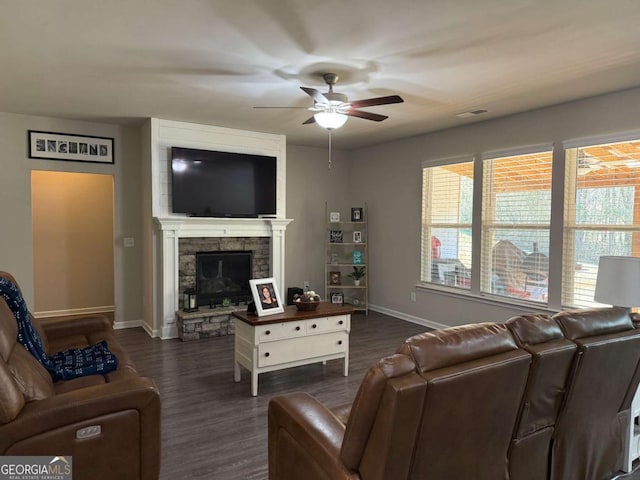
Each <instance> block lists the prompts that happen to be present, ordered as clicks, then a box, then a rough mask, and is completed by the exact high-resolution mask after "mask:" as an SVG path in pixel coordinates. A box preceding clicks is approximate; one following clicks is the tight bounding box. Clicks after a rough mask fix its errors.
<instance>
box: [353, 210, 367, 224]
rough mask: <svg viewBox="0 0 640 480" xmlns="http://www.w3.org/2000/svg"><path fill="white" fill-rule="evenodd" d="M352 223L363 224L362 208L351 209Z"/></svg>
mask: <svg viewBox="0 0 640 480" xmlns="http://www.w3.org/2000/svg"><path fill="white" fill-rule="evenodd" d="M351 221H352V222H364V210H363V208H362V207H353V208H352V209H351Z"/></svg>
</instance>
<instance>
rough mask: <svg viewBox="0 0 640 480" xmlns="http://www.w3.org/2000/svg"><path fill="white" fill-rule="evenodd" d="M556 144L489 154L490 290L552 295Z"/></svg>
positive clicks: (485, 212)
mask: <svg viewBox="0 0 640 480" xmlns="http://www.w3.org/2000/svg"><path fill="white" fill-rule="evenodd" d="M552 165H553V157H552V151H551V150H544V151H540V152H537V153H527V154H524V155H515V156H501V157H498V158H491V157H485V159H484V160H483V200H482V254H481V258H482V267H481V268H482V269H481V276H480V279H481V280H480V281H481V285H480V289H481V291H482V292H484V293H491V294H494V295H501V296H507V297H517V298H521V299H526V300H532V301H538V302H546V301H547V279H548V276H549V230H550V221H551V174H552Z"/></svg>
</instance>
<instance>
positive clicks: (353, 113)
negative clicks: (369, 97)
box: [346, 109, 389, 122]
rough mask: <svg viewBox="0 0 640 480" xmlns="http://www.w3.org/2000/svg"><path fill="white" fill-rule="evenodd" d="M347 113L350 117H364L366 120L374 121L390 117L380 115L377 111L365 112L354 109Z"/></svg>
mask: <svg viewBox="0 0 640 480" xmlns="http://www.w3.org/2000/svg"><path fill="white" fill-rule="evenodd" d="M346 114H347V115H349V116H350V117H359V118H364V119H366V120H373V121H374V122H381V121H383V120H386V119H387V118H389V117H387V116H386V115H378V114H377V113H371V112H363V111H362V110H353V109H351V110H349V111H348V112H347V113H346Z"/></svg>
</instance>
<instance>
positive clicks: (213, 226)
mask: <svg viewBox="0 0 640 480" xmlns="http://www.w3.org/2000/svg"><path fill="white" fill-rule="evenodd" d="M154 221H155V224H156V228H158V229H159V230H162V231H173V232H175V233H176V234H177V235H178V236H179V237H180V238H185V237H271V236H272V234H273V233H274V232H278V231H282V232H284V231H285V229H286V228H287V225H288V224H289V223H290V222H291V220H290V219H287V218H209V217H169V218H158V217H156V218H154Z"/></svg>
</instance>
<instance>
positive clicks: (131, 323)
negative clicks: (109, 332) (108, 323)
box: [113, 319, 144, 330]
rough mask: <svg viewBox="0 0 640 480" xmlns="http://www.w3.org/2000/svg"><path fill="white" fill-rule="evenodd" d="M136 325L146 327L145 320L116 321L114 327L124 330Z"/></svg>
mask: <svg viewBox="0 0 640 480" xmlns="http://www.w3.org/2000/svg"><path fill="white" fill-rule="evenodd" d="M136 327H144V321H143V320H142V319H140V320H127V321H126V322H114V324H113V329H114V330H122V329H124V328H136Z"/></svg>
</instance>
